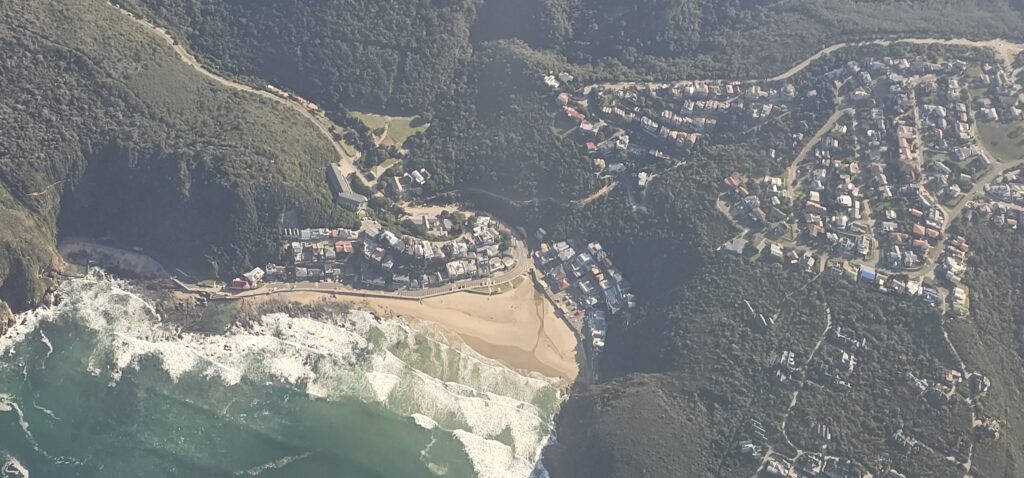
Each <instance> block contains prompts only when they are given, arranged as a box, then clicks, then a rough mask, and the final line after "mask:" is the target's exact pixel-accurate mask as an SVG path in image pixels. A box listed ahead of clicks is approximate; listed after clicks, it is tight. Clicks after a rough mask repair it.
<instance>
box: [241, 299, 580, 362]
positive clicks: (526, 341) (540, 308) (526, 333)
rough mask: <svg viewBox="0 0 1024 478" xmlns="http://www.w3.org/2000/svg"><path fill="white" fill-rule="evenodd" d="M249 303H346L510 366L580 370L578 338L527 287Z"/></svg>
mask: <svg viewBox="0 0 1024 478" xmlns="http://www.w3.org/2000/svg"><path fill="white" fill-rule="evenodd" d="M245 300H253V301H265V300H282V301H290V302H299V303H316V302H319V301H324V300H329V301H338V302H347V303H351V304H353V305H356V306H358V307H360V308H366V309H368V310H370V311H372V312H374V313H376V314H378V315H380V316H384V317H393V316H400V317H403V318H405V319H406V320H409V321H411V322H416V321H429V322H434V323H437V324H441V325H443V326H444V327H445V328H447V329H448V330H450V331H452V332H454V333H456V334H458V335H459V337H460V338H462V340H463V341H465V342H466V344H467V345H469V346H470V347H471V348H472V349H473V350H475V351H477V352H478V353H480V354H481V355H483V356H485V357H488V358H491V359H494V360H498V361H500V362H501V363H504V364H505V365H507V366H509V367H512V368H515V369H521V370H528V371H532V372H538V373H540V374H542V375H545V376H549V377H555V378H561V379H563V380H565V381H567V382H571V381H573V380H574V379H575V378H576V374H577V373H578V371H579V366H578V364H577V361H576V345H577V343H576V336H575V335H574V334H573V331H572V330H571V329H569V326H568V325H566V324H565V322H563V321H562V320H561V319H559V318H558V317H557V316H556V315H555V311H554V308H553V307H552V306H551V304H550V303H548V301H547V300H546V299H545V298H544V295H543V294H542V293H540V292H539V291H537V290H536V289H534V287H533V285H532V284H531V283H530V282H528V281H527V282H525V283H523V284H521V285H520V286H519V287H516V288H515V289H513V290H511V291H509V292H506V293H503V294H496V295H491V296H488V295H482V294H475V293H471V292H459V293H455V294H449V295H444V296H441V297H434V298H429V299H423V300H421V301H413V300H401V299H384V298H373V299H367V298H357V297H348V296H342V295H338V296H333V295H331V294H324V293H316V292H281V293H277V294H274V295H271V296H261V297H256V298H249V299H245Z"/></svg>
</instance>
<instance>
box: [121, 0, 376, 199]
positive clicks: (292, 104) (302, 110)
mask: <svg viewBox="0 0 1024 478" xmlns="http://www.w3.org/2000/svg"><path fill="white" fill-rule="evenodd" d="M109 5H110V6H112V7H114V8H116V9H117V10H118V11H119V12H121V13H122V14H124V15H125V16H127V17H128V18H131V19H132V20H133V21H134V22H135V23H137V24H139V25H142V26H143V27H145V28H146V29H148V30H149V31H151V32H153V33H155V34H156V35H157V36H159V37H160V38H162V39H163V40H164V41H165V42H166V43H167V44H168V45H169V46H170V47H171V49H173V50H174V52H175V53H177V54H178V58H179V59H181V61H183V62H185V63H186V64H187V65H189V66H191V67H192V68H193V69H195V70H196V71H197V72H199V73H200V74H202V75H203V76H205V77H207V78H209V79H211V80H213V81H214V82H216V83H218V84H220V85H221V86H226V87H228V88H232V89H235V90H238V91H244V92H246V93H251V94H254V95H257V96H260V97H263V98H266V99H268V100H271V101H274V102H277V103H279V104H281V105H284V106H286V107H288V108H291V109H292V110H294V111H296V112H298V113H299V114H301V115H302V116H303V117H304V118H306V119H307V120H309V121H310V122H312V123H313V125H315V126H316V128H317V130H319V131H320V134H321V135H323V137H324V138H326V139H327V142H329V143H330V144H331V147H333V148H334V151H335V153H337V155H338V158H339V160H338V165H339V167H341V171H342V173H344V174H345V175H349V174H354V175H355V176H356V177H357V178H359V180H360V181H361V182H362V183H363V184H364V185H366V186H369V187H372V185H373V184H372V183H371V182H370V181H369V180H368V179H367V178H366V177H365V176H363V174H362V173H360V172H359V169H358V168H356V165H355V159H356V158H354V157H351V156H349V155H348V153H346V152H345V150H344V148H342V147H341V144H339V143H338V142H337V141H335V140H334V135H332V134H331V128H335V129H338V130H341V129H342V128H340V127H338V126H337V125H335V124H334V123H333V122H331V121H330V120H329V119H327V118H326V117H321V116H318V115H316V114H314V113H313V112H312V111H311V110H310V109H309V108H308V107H306V105H303V104H300V103H298V102H297V101H294V100H291V99H287V98H283V97H280V96H278V95H275V94H273V93H271V92H269V91H265V90H261V89H257V88H253V87H251V86H249V85H245V84H242V83H238V82H236V81H232V80H229V79H227V78H224V77H223V76H220V75H218V74H216V73H214V72H212V71H210V70H208V69H206V68H205V67H204V66H203V65H202V64H201V63H199V60H196V58H195V56H193V55H192V54H191V53H189V51H188V50H187V49H185V47H184V46H182V45H181V44H180V43H179V42H176V41H175V40H174V38H173V37H171V35H170V33H168V32H167V30H165V29H163V28H160V27H158V26H156V25H154V24H153V23H150V22H149V21H147V20H145V19H142V18H139V17H138V16H136V15H135V14H133V13H131V12H129V11H127V10H125V9H123V8H121V7H120V6H119V5H116V4H113V3H110V4H109Z"/></svg>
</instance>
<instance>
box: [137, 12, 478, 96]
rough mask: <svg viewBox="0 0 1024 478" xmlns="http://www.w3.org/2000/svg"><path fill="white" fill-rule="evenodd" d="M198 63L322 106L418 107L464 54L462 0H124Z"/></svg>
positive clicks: (466, 18) (466, 19) (466, 22)
mask: <svg viewBox="0 0 1024 478" xmlns="http://www.w3.org/2000/svg"><path fill="white" fill-rule="evenodd" d="M125 3H126V5H128V6H130V7H131V8H132V9H133V10H136V11H138V12H144V13H146V16H155V17H156V19H157V21H158V22H160V23H164V24H166V25H167V26H169V27H170V28H171V30H172V31H174V32H175V34H176V37H177V38H183V39H184V40H185V41H186V42H187V43H188V44H189V47H190V48H191V49H192V50H193V51H195V52H197V53H198V55H199V56H200V57H202V58H203V59H204V60H209V61H210V63H213V64H214V65H216V66H218V67H220V68H221V69H222V70H223V71H226V72H230V73H233V74H236V75H241V76H247V77H255V78H258V80H254V83H256V84H260V85H261V86H262V83H266V82H268V81H269V82H271V83H273V84H275V85H278V86H281V87H284V88H288V89H292V90H294V91H296V92H298V93H299V94H301V95H303V96H306V97H308V98H309V99H310V100H312V101H315V102H317V103H320V104H322V105H323V106H325V107H327V108H328V109H330V110H334V111H339V110H342V108H343V107H347V108H351V109H360V108H369V109H374V110H381V109H383V110H390V111H419V110H423V109H425V108H426V107H428V106H429V105H430V104H432V102H433V99H434V97H435V96H437V95H438V94H439V93H440V92H442V91H444V90H445V89H447V88H448V86H449V85H450V83H451V81H452V78H453V77H454V76H455V72H456V70H457V69H458V68H459V67H460V66H461V64H462V63H463V62H464V61H465V60H466V58H467V56H468V54H469V28H470V23H471V22H472V19H473V17H474V12H475V3H476V2H474V1H470V0H389V1H383V2H381V1H374V0H332V1H327V2H309V1H306V2H303V1H286V2H281V1H275V0H259V1H243V0H231V1H221V0H216V1H213V0H130V1H129V2H125Z"/></svg>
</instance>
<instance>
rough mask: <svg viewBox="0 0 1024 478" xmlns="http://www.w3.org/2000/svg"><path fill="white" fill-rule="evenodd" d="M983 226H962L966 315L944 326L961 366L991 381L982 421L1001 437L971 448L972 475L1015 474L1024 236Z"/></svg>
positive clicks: (1019, 456)
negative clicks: (996, 426)
mask: <svg viewBox="0 0 1024 478" xmlns="http://www.w3.org/2000/svg"><path fill="white" fill-rule="evenodd" d="M986 222H987V221H986V220H985V219H984V218H980V217H979V218H976V219H975V220H974V221H973V222H970V223H965V224H964V232H965V233H966V234H967V235H966V237H967V240H968V241H970V244H971V247H972V251H973V254H972V256H971V269H970V270H969V271H968V274H967V277H966V278H965V280H964V282H965V284H966V285H967V286H968V287H970V288H971V312H970V315H969V317H968V318H967V319H965V320H962V321H956V322H953V323H952V324H950V338H951V339H952V341H953V343H954V344H955V345H956V347H957V349H958V350H960V351H961V355H962V357H963V360H964V361H965V362H967V363H968V364H970V365H971V366H972V367H974V368H975V369H976V370H978V371H979V372H981V373H983V374H986V375H987V376H988V377H989V378H991V379H992V388H991V390H989V392H988V394H987V395H986V396H985V398H984V399H983V400H982V418H994V419H996V420H998V421H999V422H1000V424H1001V429H1002V437H1001V438H1000V439H999V440H997V441H991V442H987V443H984V444H982V445H980V446H979V447H978V448H977V450H976V452H975V456H976V457H977V458H976V460H977V461H976V463H977V465H976V466H977V469H978V474H979V476H1018V475H1020V474H1021V473H1024V445H1022V443H1024V409H1022V408H1021V407H1020V391H1021V390H1024V323H1022V321H1021V318H1022V317H1024V297H1022V296H1021V295H1020V291H1021V290H1024V273H1022V270H1021V268H1020V267H1019V265H1020V264H1022V263H1024V235H1022V234H1021V233H1020V231H1013V230H1009V229H1006V228H999V227H996V226H993V225H989V224H986Z"/></svg>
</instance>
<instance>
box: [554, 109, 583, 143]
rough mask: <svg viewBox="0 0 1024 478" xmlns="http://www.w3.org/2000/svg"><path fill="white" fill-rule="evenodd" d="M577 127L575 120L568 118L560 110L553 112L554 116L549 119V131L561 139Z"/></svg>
mask: <svg viewBox="0 0 1024 478" xmlns="http://www.w3.org/2000/svg"><path fill="white" fill-rule="evenodd" d="M578 127H579V125H578V124H576V122H575V121H573V120H571V119H569V118H568V117H567V116H565V115H564V114H562V112H561V111H559V112H557V113H555V115H554V118H553V119H552V120H551V132H552V133H555V135H557V136H558V137H559V138H561V139H565V137H566V136H569V134H570V133H572V132H573V131H575V130H576V128H578Z"/></svg>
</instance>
